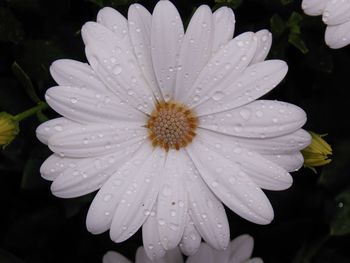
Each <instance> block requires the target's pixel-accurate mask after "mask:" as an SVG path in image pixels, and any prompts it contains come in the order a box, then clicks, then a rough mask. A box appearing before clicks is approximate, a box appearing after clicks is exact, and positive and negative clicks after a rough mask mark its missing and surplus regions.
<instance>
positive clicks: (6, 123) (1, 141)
mask: <svg viewBox="0 0 350 263" xmlns="http://www.w3.org/2000/svg"><path fill="white" fill-rule="evenodd" d="M18 132H19V127H18V121H17V120H16V119H15V118H14V117H13V116H12V115H10V114H8V113H6V112H0V146H3V147H5V146H6V145H8V144H10V143H11V141H12V140H13V139H14V138H15V137H16V135H17V134H18Z"/></svg>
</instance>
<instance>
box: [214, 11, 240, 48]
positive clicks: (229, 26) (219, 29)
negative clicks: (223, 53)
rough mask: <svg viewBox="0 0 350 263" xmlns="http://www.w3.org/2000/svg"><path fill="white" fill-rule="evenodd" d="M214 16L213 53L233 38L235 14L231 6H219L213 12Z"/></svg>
mask: <svg viewBox="0 0 350 263" xmlns="http://www.w3.org/2000/svg"><path fill="white" fill-rule="evenodd" d="M213 18H214V43H213V53H216V52H217V51H218V50H219V49H220V48H222V47H224V46H225V45H226V44H227V42H229V41H230V40H231V39H232V38H233V34H234V31H235V24H236V19H235V14H234V13H233V10H232V9H231V8H228V7H226V6H223V7H220V8H219V9H218V10H216V11H215V12H214V14H213Z"/></svg>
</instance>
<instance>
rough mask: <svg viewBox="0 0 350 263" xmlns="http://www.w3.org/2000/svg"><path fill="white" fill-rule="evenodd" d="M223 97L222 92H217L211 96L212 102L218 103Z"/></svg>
mask: <svg viewBox="0 0 350 263" xmlns="http://www.w3.org/2000/svg"><path fill="white" fill-rule="evenodd" d="M223 97H224V93H223V92H222V91H217V92H215V93H214V95H213V100H215V101H219V100H221V99H222V98H223Z"/></svg>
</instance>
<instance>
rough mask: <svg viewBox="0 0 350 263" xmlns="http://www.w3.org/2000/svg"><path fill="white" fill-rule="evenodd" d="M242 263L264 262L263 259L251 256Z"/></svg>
mask: <svg viewBox="0 0 350 263" xmlns="http://www.w3.org/2000/svg"><path fill="white" fill-rule="evenodd" d="M244 263H264V261H263V260H262V259H261V258H252V259H249V260H247V261H245V262H244Z"/></svg>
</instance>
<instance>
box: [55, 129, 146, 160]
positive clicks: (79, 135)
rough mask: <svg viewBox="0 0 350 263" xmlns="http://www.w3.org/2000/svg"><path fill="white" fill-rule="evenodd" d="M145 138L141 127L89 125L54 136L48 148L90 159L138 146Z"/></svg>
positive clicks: (56, 151)
mask: <svg viewBox="0 0 350 263" xmlns="http://www.w3.org/2000/svg"><path fill="white" fill-rule="evenodd" d="M146 137H147V130H146V129H145V128H142V127H139V128H128V127H124V128H123V127H122V125H117V124H115V125H112V124H111V125H107V124H91V125H86V126H81V127H77V128H72V129H70V130H67V131H64V132H61V133H59V134H55V135H54V136H52V137H50V139H49V148H50V149H51V150H52V151H53V152H55V153H58V154H61V155H64V156H70V157H90V156H98V155H100V154H107V153H111V152H115V151H119V150H121V149H125V147H129V146H133V145H137V144H140V143H141V142H142V141H144V140H145V139H146Z"/></svg>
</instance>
